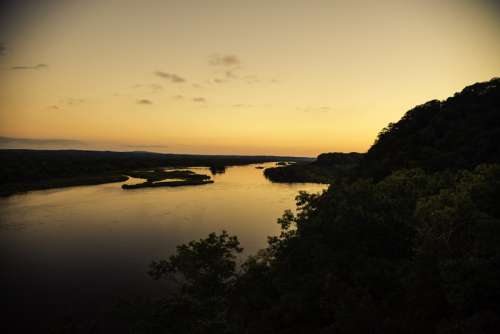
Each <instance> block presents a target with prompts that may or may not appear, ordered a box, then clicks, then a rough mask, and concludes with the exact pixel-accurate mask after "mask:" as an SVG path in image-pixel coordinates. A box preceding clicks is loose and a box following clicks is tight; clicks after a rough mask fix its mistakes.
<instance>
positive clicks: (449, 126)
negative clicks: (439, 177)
mask: <svg viewBox="0 0 500 334" xmlns="http://www.w3.org/2000/svg"><path fill="white" fill-rule="evenodd" d="M499 110H500V79H499V78H495V79H492V80H490V81H487V82H482V83H476V84H474V85H471V86H468V87H466V88H464V89H463V90H462V91H461V92H460V93H456V94H455V95H454V96H453V97H450V98H448V99H447V100H445V101H437V100H434V101H430V102H427V103H425V104H422V105H420V106H417V107H415V108H413V109H412V110H410V111H408V112H407V113H406V114H405V115H404V116H403V117H402V118H401V120H399V121H398V122H396V123H390V124H389V125H388V126H387V127H386V128H384V129H383V130H382V131H381V132H380V134H379V135H378V138H377V139H376V141H375V143H374V144H373V146H372V147H371V148H370V149H369V150H368V152H367V153H366V155H365V157H364V159H363V161H362V163H361V173H362V174H363V175H370V176H376V177H382V176H385V175H388V174H389V173H390V172H392V171H395V170H398V169H402V168H423V169H425V170H428V171H436V170H443V169H460V168H473V167H474V166H476V165H478V164H480V163H498V162H500V145H499V143H500V116H499V112H500V111H499Z"/></svg>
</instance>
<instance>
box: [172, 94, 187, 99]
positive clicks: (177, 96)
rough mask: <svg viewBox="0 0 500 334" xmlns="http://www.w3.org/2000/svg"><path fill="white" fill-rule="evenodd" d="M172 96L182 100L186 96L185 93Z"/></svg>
mask: <svg viewBox="0 0 500 334" xmlns="http://www.w3.org/2000/svg"><path fill="white" fill-rule="evenodd" d="M172 98H173V99H174V100H182V99H183V98H184V95H180V94H179V95H174V96H172Z"/></svg>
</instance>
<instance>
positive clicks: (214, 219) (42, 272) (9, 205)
mask: <svg viewBox="0 0 500 334" xmlns="http://www.w3.org/2000/svg"><path fill="white" fill-rule="evenodd" d="M263 165H266V164H263ZM267 165H270V164H267ZM271 165H272V164H271ZM192 170H194V171H197V172H199V173H204V174H209V171H208V169H206V168H193V169H192ZM136 181H137V180H129V181H128V182H129V183H136ZM214 181H215V183H214V184H208V185H202V186H186V187H178V188H149V189H148V188H144V189H134V190H122V189H121V187H120V185H121V183H112V184H105V185H98V186H81V187H72V188H66V189H56V190H48V191H35V192H30V193H28V194H22V195H16V196H11V197H8V198H2V199H0V260H1V267H2V269H1V271H0V280H1V282H0V283H1V284H2V290H3V293H2V294H3V298H1V299H2V301H1V302H0V303H2V304H4V305H3V306H4V307H3V308H4V309H5V307H7V308H8V309H9V310H10V311H9V312H10V313H9V314H10V315H12V316H16V317H19V316H22V317H23V318H24V319H25V320H26V321H32V322H33V323H36V322H37V321H38V322H47V321H48V320H47V319H49V318H50V319H52V318H53V319H57V318H58V317H61V316H63V315H65V314H73V313H82V312H93V311H95V310H97V309H99V308H100V307H103V305H105V304H106V303H109V300H111V299H113V298H116V297H129V296H148V295H157V294H158V293H159V292H161V291H162V290H163V289H164V285H163V284H165V283H162V282H155V281H153V280H151V279H150V278H149V277H148V276H147V274H146V272H147V268H148V264H149V263H150V262H151V261H152V260H155V259H160V258H165V257H167V256H168V255H170V254H172V252H173V251H174V250H175V246H176V245H178V244H180V243H184V242H188V241H190V240H193V239H198V238H202V237H205V236H206V235H207V234H208V233H210V232H220V231H222V230H227V231H228V232H229V233H230V234H233V235H237V236H238V238H239V240H240V242H241V244H242V246H243V247H244V249H245V253H246V254H250V253H254V252H255V251H256V250H258V249H260V248H263V247H265V245H266V237H267V236H268V235H275V234H277V233H278V232H279V226H278V225H277V224H276V219H277V218H278V217H280V216H281V214H282V213H283V211H284V210H285V209H294V208H295V201H294V198H295V196H296V195H297V193H298V191H299V190H306V191H308V192H320V191H322V190H323V189H325V188H326V186H325V185H317V184H292V185H290V184H276V183H271V182H269V181H268V180H266V179H265V178H264V177H263V174H262V170H261V169H256V168H255V165H248V166H241V167H230V168H228V169H227V170H226V173H224V174H217V175H215V176H214Z"/></svg>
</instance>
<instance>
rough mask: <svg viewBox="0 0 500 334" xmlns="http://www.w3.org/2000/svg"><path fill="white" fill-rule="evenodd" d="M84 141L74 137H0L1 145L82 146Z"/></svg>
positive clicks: (14, 146)
mask: <svg viewBox="0 0 500 334" xmlns="http://www.w3.org/2000/svg"><path fill="white" fill-rule="evenodd" d="M83 144H84V142H82V141H80V140H73V139H35V138H13V137H0V147H12V148H16V147H47V146H60V147H67V146H80V145H83Z"/></svg>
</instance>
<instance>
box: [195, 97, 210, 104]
mask: <svg viewBox="0 0 500 334" xmlns="http://www.w3.org/2000/svg"><path fill="white" fill-rule="evenodd" d="M192 101H193V102H199V103H203V102H207V99H205V98H204V97H193V98H192Z"/></svg>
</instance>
